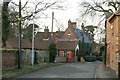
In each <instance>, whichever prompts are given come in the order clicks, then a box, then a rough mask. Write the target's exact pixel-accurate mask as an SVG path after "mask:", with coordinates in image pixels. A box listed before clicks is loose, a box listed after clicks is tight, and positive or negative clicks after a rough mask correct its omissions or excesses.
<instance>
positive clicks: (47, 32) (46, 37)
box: [44, 26, 49, 39]
mask: <svg viewBox="0 0 120 80" xmlns="http://www.w3.org/2000/svg"><path fill="white" fill-rule="evenodd" d="M48 37H49V29H48V27H47V26H45V29H44V38H45V39H48Z"/></svg>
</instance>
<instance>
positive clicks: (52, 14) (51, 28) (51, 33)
mask: <svg viewBox="0 0 120 80" xmlns="http://www.w3.org/2000/svg"><path fill="white" fill-rule="evenodd" d="M53 20H54V12H52V28H51V37H52V42H53Z"/></svg>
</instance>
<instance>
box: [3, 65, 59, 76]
mask: <svg viewBox="0 0 120 80" xmlns="http://www.w3.org/2000/svg"><path fill="white" fill-rule="evenodd" d="M56 65H60V64H57V63H41V64H37V65H34V66H30V65H23V66H22V68H21V70H19V69H18V68H15V69H7V70H2V78H13V77H15V76H18V75H22V74H25V73H29V72H33V71H36V70H40V69H43V68H46V67H50V66H56Z"/></svg>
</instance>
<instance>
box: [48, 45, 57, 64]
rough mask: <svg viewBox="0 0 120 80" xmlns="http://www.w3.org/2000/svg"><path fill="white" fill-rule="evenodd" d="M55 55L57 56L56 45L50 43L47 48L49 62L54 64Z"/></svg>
mask: <svg viewBox="0 0 120 80" xmlns="http://www.w3.org/2000/svg"><path fill="white" fill-rule="evenodd" d="M56 54H57V49H56V44H55V43H51V44H50V46H49V62H52V63H54V60H55V57H56Z"/></svg>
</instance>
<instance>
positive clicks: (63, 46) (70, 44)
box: [57, 41, 77, 50]
mask: <svg viewBox="0 0 120 80" xmlns="http://www.w3.org/2000/svg"><path fill="white" fill-rule="evenodd" d="M57 45H58V49H59V50H75V47H76V46H77V41H76V42H75V41H58V43H57Z"/></svg>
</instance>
